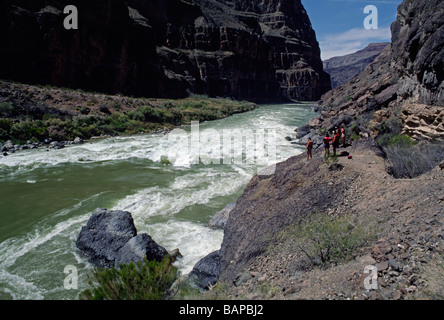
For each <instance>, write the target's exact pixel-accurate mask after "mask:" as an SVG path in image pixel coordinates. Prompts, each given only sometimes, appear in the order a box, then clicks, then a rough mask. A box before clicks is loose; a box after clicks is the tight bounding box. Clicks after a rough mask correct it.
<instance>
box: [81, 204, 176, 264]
mask: <svg viewBox="0 0 444 320" xmlns="http://www.w3.org/2000/svg"><path fill="white" fill-rule="evenodd" d="M76 245H77V248H78V249H79V250H80V251H81V252H83V253H84V254H85V255H87V256H88V257H89V261H90V262H91V263H92V264H93V265H94V266H96V267H100V268H112V267H118V265H119V264H122V263H130V262H137V261H141V260H143V258H144V257H147V259H148V260H154V259H155V260H158V261H160V260H161V259H162V258H163V257H164V256H165V255H167V254H168V253H167V251H166V250H165V248H163V247H161V246H159V245H158V244H157V243H156V242H155V241H153V240H152V239H151V237H150V236H148V235H147V234H140V235H137V230H136V227H135V226H134V221H133V218H132V216H131V213H129V212H127V211H120V210H107V209H96V210H95V211H94V212H93V214H92V215H91V217H90V218H89V220H88V223H87V224H86V226H83V227H82V229H81V231H80V233H79V236H78V238H77V241H76Z"/></svg>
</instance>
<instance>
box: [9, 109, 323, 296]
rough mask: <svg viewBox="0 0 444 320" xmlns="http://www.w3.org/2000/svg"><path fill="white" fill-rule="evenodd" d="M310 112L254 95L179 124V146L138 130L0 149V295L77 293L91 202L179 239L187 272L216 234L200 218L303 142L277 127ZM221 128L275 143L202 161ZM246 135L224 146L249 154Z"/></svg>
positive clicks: (288, 126) (213, 151)
mask: <svg viewBox="0 0 444 320" xmlns="http://www.w3.org/2000/svg"><path fill="white" fill-rule="evenodd" d="M314 116H316V114H315V113H314V112H313V111H312V110H311V105H310V104H308V103H304V104H281V105H263V106H260V107H259V108H258V109H256V110H254V111H250V112H247V113H243V114H236V115H234V116H231V117H229V118H226V119H222V120H217V121H211V122H206V123H201V124H199V128H198V129H199V132H198V135H196V134H195V133H196V132H195V131H194V133H193V131H192V128H190V127H185V128H184V131H181V133H182V136H181V137H182V138H183V137H186V136H184V134H188V138H189V139H188V140H187V141H188V148H187V147H186V146H187V144H184V141H183V140H184V139H182V140H180V139H179V138H175V139H172V138H171V137H172V135H171V134H167V135H162V134H143V135H142V134H141V135H135V136H128V137H118V138H107V139H100V140H93V141H90V142H87V143H84V144H81V145H72V146H68V147H66V148H64V149H61V150H54V149H49V150H47V149H46V148H39V149H34V150H22V151H18V152H16V153H14V154H11V155H9V156H7V157H3V156H2V157H1V158H0V299H26V300H34V299H48V300H59V299H77V298H78V295H79V293H80V292H81V291H82V290H84V289H85V288H86V277H87V274H88V272H89V271H90V269H91V268H92V266H91V265H90V264H89V263H88V261H87V259H86V258H85V257H84V256H83V255H82V254H81V253H80V252H78V250H77V249H76V246H75V241H76V239H77V236H78V234H79V231H80V228H81V227H82V226H83V225H85V224H86V222H87V220H88V218H89V217H90V215H91V213H92V212H93V211H94V209H96V208H108V209H119V210H126V211H129V212H131V214H132V216H133V218H134V222H135V225H136V228H137V231H138V233H143V232H145V233H148V234H149V235H150V236H151V237H152V238H153V239H154V240H155V241H156V242H157V243H159V244H160V245H162V246H164V247H165V248H166V249H167V250H169V251H171V250H173V249H175V248H179V250H180V251H181V253H182V254H183V258H182V259H179V260H178V261H176V262H175V264H176V265H177V267H178V268H179V270H180V272H181V273H182V274H186V273H188V272H190V271H191V269H192V267H193V265H194V264H195V263H196V262H197V261H198V260H199V259H200V258H202V257H203V256H205V255H207V254H208V253H210V252H212V251H214V250H217V249H219V248H220V245H221V243H222V239H223V231H222V230H213V229H211V228H209V227H208V225H207V224H208V221H209V220H210V219H211V217H212V216H213V215H214V214H215V213H216V212H218V211H219V210H221V209H223V208H224V207H225V206H226V205H227V204H228V203H230V202H235V201H236V199H237V198H238V197H239V196H240V195H241V193H242V191H243V188H244V187H245V186H246V184H247V183H248V181H249V180H250V179H251V177H252V176H253V175H254V174H256V173H257V172H258V168H263V167H266V166H267V165H270V164H272V163H275V162H278V161H283V160H285V159H287V158H288V157H290V156H293V155H297V154H300V153H301V152H303V151H304V149H303V148H302V147H301V146H298V145H295V144H291V143H290V142H289V141H287V140H286V139H285V137H286V136H291V137H293V138H294V137H295V133H294V129H295V128H297V127H298V126H301V125H303V124H305V123H307V122H308V121H309V120H310V119H311V118H313V117H314ZM224 130H225V131H227V132H230V130H231V132H235V134H237V135H239V133H241V134H244V133H246V132H253V133H254V134H256V137H260V136H264V137H266V139H268V138H269V137H272V133H275V134H276V138H275V140H266V141H275V142H276V144H275V148H276V149H275V153H272V152H271V151H270V150H274V149H272V148H271V149H268V147H267V150H268V152H269V153H268V156H267V153H264V159H259V157H258V158H257V159H256V160H254V161H246V160H245V161H234V160H232V161H231V162H230V163H228V162H226V161H220V163H217V162H215V161H213V163H208V162H206V161H205V159H206V158H205V157H204V156H205V155H213V156H214V155H220V154H222V155H225V153H223V152H221V153H217V152H218V151H221V150H222V149H223V147H225V145H226V144H224V143H223V141H224V140H222V137H223V133H224V132H225V131H224ZM236 130H238V131H236ZM261 130H264V131H263V132H264V134H263V132H262V131H261ZM193 137H194V138H195V137H198V139H199V140H198V141H197V142H196V140H193ZM256 139H258V138H256ZM247 140H248V139H244V140H242V139H240V140H239V139H238V140H236V139H235V138H233V140H232V141H233V142H232V143H233V150H243V151H241V152H243V155H244V156H246V155H247V154H249V150H251V149H249V148H248V143H247ZM180 141H181V142H180ZM218 141H220V142H221V143H220V145H219V144H218V143H217V142H218ZM230 141H231V140H230ZM236 141H237V142H236ZM241 141H243V142H241ZM254 141H259V140H254ZM193 143H194V144H193ZM236 143H238V145H236ZM257 145H258V142H257V143H256V146H257ZM270 145H271V143H270ZM190 146H191V147H190ZM267 146H268V145H267ZM193 148H194V149H193ZM196 148H198V150H199V154H200V155H201V158H202V159H204V160H203V161H201V162H200V163H198V164H196V163H195V161H194V160H193V159H195V157H193V154H192V153H191V155H190V150H195V149H196ZM234 152H235V151H234ZM270 154H272V155H275V157H272V156H270ZM259 155H260V153H259ZM163 156H168V159H169V160H170V161H171V164H170V165H167V164H165V163H163V162H162V161H161V159H162V157H163ZM213 158H217V157H213ZM261 160H263V161H261ZM270 160H272V161H270ZM66 266H74V267H75V268H76V269H77V274H78V286H77V289H66V288H65V287H64V280H65V278H66V277H67V274H65V273H64V269H65V267H66Z"/></svg>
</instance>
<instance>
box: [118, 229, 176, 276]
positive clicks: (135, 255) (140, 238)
mask: <svg viewBox="0 0 444 320" xmlns="http://www.w3.org/2000/svg"><path fill="white" fill-rule="evenodd" d="M167 254H168V252H167V251H166V250H165V248H164V247H161V246H159V245H158V244H157V243H156V242H155V241H154V240H153V239H152V238H151V237H150V236H149V235H147V234H145V233H143V234H139V235H137V236H135V237H133V238H131V239H130V240H129V241H128V242H127V243H126V244H125V245H124V246H123V247H122V248H121V249H120V250H119V254H118V256H117V258H116V262H115V264H114V267H115V268H118V267H119V265H121V264H127V263H130V262H137V261H142V260H143V259H144V258H145V257H146V258H147V259H148V261H151V260H156V261H161V260H162V259H163V258H164V257H165V256H166V255H167Z"/></svg>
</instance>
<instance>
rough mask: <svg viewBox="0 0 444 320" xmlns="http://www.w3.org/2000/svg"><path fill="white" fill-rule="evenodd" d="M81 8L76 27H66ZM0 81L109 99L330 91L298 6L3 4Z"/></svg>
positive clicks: (259, 97) (311, 95) (215, 1)
mask: <svg viewBox="0 0 444 320" xmlns="http://www.w3.org/2000/svg"><path fill="white" fill-rule="evenodd" d="M66 5H75V6H77V8H78V12H79V29H78V30H65V29H64V27H63V21H64V19H65V17H66V15H65V14H63V8H64V7H65V6H66ZM0 42H1V44H2V45H1V46H0V57H1V59H0V78H3V79H11V80H16V81H20V82H25V83H31V84H50V85H54V86H60V87H67V88H81V89H85V90H88V91H99V92H105V93H110V94H115V93H122V94H125V95H134V96H145V97H169V98H181V97H185V96H188V95H189V94H190V93H195V94H206V95H209V96H221V97H232V98H235V99H245V100H250V101H254V102H262V101H277V100H282V99H297V100H317V99H319V97H320V96H321V95H322V94H323V93H325V92H326V91H328V90H329V89H330V87H331V86H330V78H329V76H328V74H326V73H325V72H324V71H323V67H322V62H321V59H320V49H319V45H318V43H317V41H316V37H315V33H314V31H313V29H312V28H311V24H310V21H309V18H308V16H307V14H306V12H305V10H304V8H303V6H302V4H301V1H300V0H293V1H284V0H267V1H258V0H255V1H245V0H236V1H229V0H201V1H195V2H192V1H184V0H168V1H163V0H154V1H145V0H128V1H123V0H105V1H99V2H98V1H82V0H58V1H55V0H50V1H35V0H34V1H30V0H20V1H16V0H4V1H2V2H1V3H0Z"/></svg>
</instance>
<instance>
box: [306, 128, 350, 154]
mask: <svg viewBox="0 0 444 320" xmlns="http://www.w3.org/2000/svg"><path fill="white" fill-rule="evenodd" d="M332 134H333V135H332V137H330V135H329V134H328V132H327V133H326V134H325V137H324V138H323V140H322V141H323V143H324V157H327V158H328V157H329V156H330V144H331V145H332V147H333V157H334V156H336V150H337V149H338V148H339V145H340V144H341V142H342V146H343V147H344V148H345V128H344V126H341V127H340V128H336V129H335V130H333V133H332ZM306 149H307V160H308V159H311V158H312V150H313V140H311V139H310V138H308V141H307V144H306Z"/></svg>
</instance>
